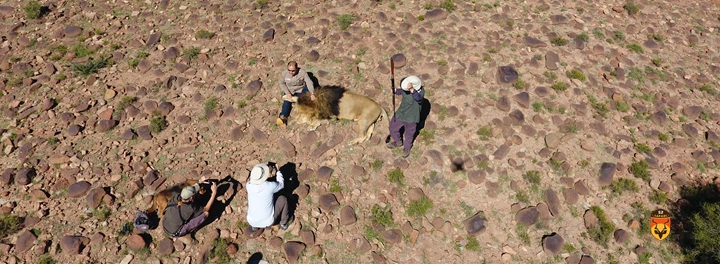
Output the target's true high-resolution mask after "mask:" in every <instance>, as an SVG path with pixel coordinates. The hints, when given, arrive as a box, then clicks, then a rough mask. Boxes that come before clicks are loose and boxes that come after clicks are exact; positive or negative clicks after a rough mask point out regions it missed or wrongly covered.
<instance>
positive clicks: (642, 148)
mask: <svg viewBox="0 0 720 264" xmlns="http://www.w3.org/2000/svg"><path fill="white" fill-rule="evenodd" d="M635 149H636V150H637V151H638V152H640V153H644V154H648V153H650V152H651V151H652V149H650V146H648V145H647V144H645V143H638V144H635Z"/></svg>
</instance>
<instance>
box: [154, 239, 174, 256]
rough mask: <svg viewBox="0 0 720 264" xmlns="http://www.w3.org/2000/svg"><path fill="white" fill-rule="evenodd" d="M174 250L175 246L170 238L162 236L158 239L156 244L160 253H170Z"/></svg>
mask: <svg viewBox="0 0 720 264" xmlns="http://www.w3.org/2000/svg"><path fill="white" fill-rule="evenodd" d="M173 251H175V247H174V246H173V241H172V239H170V238H167V237H166V238H164V239H163V240H161V241H160V244H159V245H158V253H160V254H161V255H170V254H172V253H173Z"/></svg>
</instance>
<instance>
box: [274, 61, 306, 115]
mask: <svg viewBox="0 0 720 264" xmlns="http://www.w3.org/2000/svg"><path fill="white" fill-rule="evenodd" d="M278 85H280V90H281V91H282V92H283V94H284V96H283V99H284V100H283V104H282V108H281V110H280V115H279V116H278V119H277V121H276V123H277V125H278V126H281V127H285V126H286V125H287V120H288V116H290V110H292V103H291V102H290V101H289V100H290V98H292V97H293V96H300V94H302V93H306V92H310V100H312V101H315V87H314V86H313V82H312V80H311V79H310V75H308V73H307V72H306V71H305V70H303V69H300V68H299V67H298V65H297V62H295V61H290V62H288V65H287V70H285V71H283V72H282V73H280V80H279V81H278Z"/></svg>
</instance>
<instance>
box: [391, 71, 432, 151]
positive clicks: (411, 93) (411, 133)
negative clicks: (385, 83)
mask: <svg viewBox="0 0 720 264" xmlns="http://www.w3.org/2000/svg"><path fill="white" fill-rule="evenodd" d="M400 88H401V89H395V95H400V96H402V100H401V102H400V106H399V107H398V109H397V110H395V115H394V116H393V117H392V119H390V126H389V128H390V137H391V138H392V141H390V143H388V144H387V147H388V148H396V147H399V146H401V145H402V146H403V158H407V157H408V156H409V155H410V149H411V148H412V146H413V140H414V137H415V131H416V129H417V124H418V123H419V122H420V106H421V103H422V100H423V97H424V96H425V89H423V87H422V82H421V81H420V78H419V77H417V76H408V77H406V78H405V79H403V80H402V82H400ZM402 128H405V133H404V136H403V138H400V129H402Z"/></svg>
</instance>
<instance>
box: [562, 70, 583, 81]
mask: <svg viewBox="0 0 720 264" xmlns="http://www.w3.org/2000/svg"><path fill="white" fill-rule="evenodd" d="M565 75H566V76H567V77H568V78H570V79H576V80H580V81H585V80H586V79H587V78H586V77H585V74H583V73H582V72H581V71H579V70H577V69H572V70H569V71H566V72H565Z"/></svg>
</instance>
